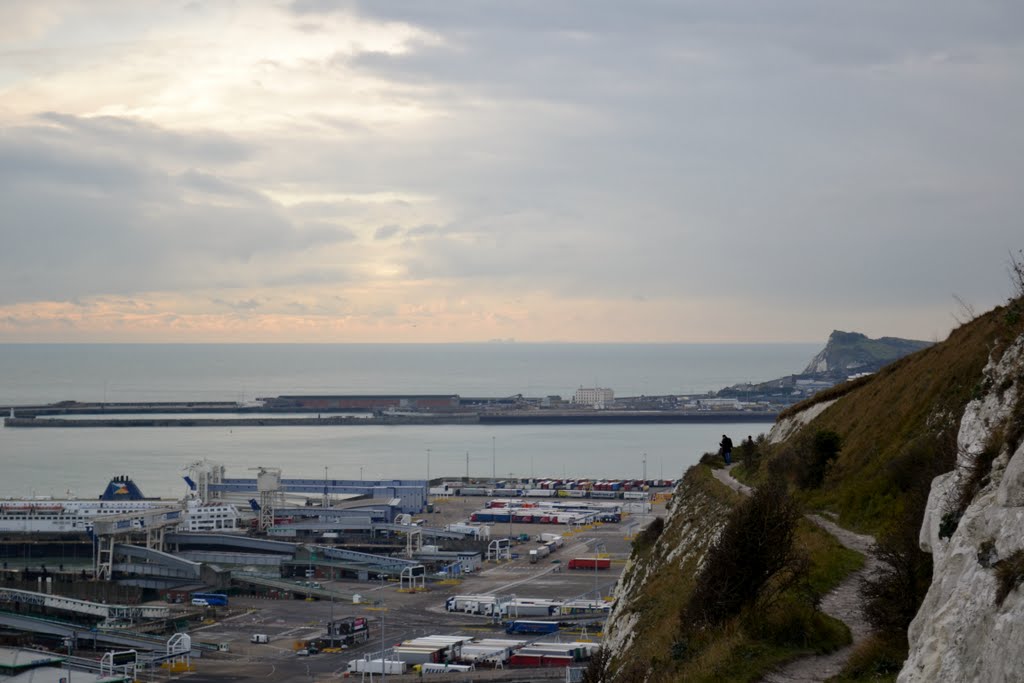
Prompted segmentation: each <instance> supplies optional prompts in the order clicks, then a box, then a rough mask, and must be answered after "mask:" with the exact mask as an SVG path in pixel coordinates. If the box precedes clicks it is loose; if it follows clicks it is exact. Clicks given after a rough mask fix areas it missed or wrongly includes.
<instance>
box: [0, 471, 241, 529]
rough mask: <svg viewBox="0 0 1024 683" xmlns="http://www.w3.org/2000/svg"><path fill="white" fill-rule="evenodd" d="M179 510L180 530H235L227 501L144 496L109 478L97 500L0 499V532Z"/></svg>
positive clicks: (125, 480)
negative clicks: (132, 514)
mask: <svg viewBox="0 0 1024 683" xmlns="http://www.w3.org/2000/svg"><path fill="white" fill-rule="evenodd" d="M166 507H177V508H181V509H182V512H183V514H182V522H181V524H180V525H179V526H178V529H179V530H181V531H231V530H234V529H237V527H238V519H239V513H238V508H237V507H235V506H234V505H231V504H228V503H204V502H203V501H201V500H200V499H199V498H197V497H196V496H195V494H194V493H192V492H190V493H189V495H188V496H186V498H185V499H184V500H167V499H160V498H146V497H145V496H143V495H142V491H141V490H140V489H139V487H138V486H137V485H136V484H135V482H134V481H132V480H131V478H129V477H127V476H117V477H114V478H113V479H111V480H110V483H109V484H107V487H106V488H105V489H104V491H103V494H102V495H100V497H99V498H97V499H92V500H89V499H80V498H70V497H69V498H66V499H60V500H59V499H54V498H48V497H37V498H30V499H5V498H0V533H33V534H35V533H41V534H45V533H57V534H62V533H63V534H68V533H84V534H88V533H91V532H92V528H93V520H94V519H95V518H97V517H106V516H110V515H124V514H131V513H137V512H143V511H145V510H151V509H154V508H166Z"/></svg>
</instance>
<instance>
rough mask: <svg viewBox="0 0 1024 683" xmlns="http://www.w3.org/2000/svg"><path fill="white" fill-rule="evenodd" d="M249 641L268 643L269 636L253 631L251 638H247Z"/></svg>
mask: <svg viewBox="0 0 1024 683" xmlns="http://www.w3.org/2000/svg"><path fill="white" fill-rule="evenodd" d="M249 642H250V643H269V642H270V636H268V635H267V634H266V633H254V634H252V638H250V639H249Z"/></svg>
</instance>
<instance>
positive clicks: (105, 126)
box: [37, 112, 256, 164]
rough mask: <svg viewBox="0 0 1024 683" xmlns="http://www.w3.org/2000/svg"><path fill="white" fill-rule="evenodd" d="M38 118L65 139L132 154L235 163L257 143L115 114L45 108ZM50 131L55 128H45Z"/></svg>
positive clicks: (254, 148) (194, 161) (243, 157)
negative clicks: (89, 114) (81, 113)
mask: <svg viewBox="0 0 1024 683" xmlns="http://www.w3.org/2000/svg"><path fill="white" fill-rule="evenodd" d="M37 118H38V119H39V120H40V121H41V122H49V123H53V124H57V125H58V126H59V127H60V129H61V130H62V132H63V134H64V135H65V136H66V139H69V140H74V141H75V142H76V143H77V144H83V143H86V144H95V145H98V146H107V147H109V148H112V149H122V150H132V151H133V152H134V153H135V154H141V155H146V156H151V155H159V156H164V157H168V158H174V159H179V160H185V161H189V162H191V163H218V164H223V163H234V162H239V161H245V160H247V159H250V158H251V157H252V156H253V154H254V153H255V152H256V147H255V146H253V145H251V144H246V143H243V142H241V141H239V140H237V139H235V138H232V137H231V136H229V135H226V134H224V133H220V132H216V131H198V132H190V133H187V134H186V133H179V132H176V131H172V130H168V129H166V128H161V127H159V126H156V125H154V124H151V123H147V122H145V121H140V120H137V119H129V118H122V117H115V116H94V117H79V116H71V115H68V114H61V113H58V112H45V113H42V114H40V115H39V116H38V117H37ZM47 132H48V133H49V134H50V135H53V134H54V131H52V130H50V131H47Z"/></svg>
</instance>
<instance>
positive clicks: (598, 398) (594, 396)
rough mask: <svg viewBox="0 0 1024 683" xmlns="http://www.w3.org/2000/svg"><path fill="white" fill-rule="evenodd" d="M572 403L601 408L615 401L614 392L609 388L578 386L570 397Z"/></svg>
mask: <svg viewBox="0 0 1024 683" xmlns="http://www.w3.org/2000/svg"><path fill="white" fill-rule="evenodd" d="M572 402H573V403H581V404H584V405H588V406H591V407H593V408H597V409H598V410H601V409H603V408H605V407H607V406H610V405H611V404H612V403H614V402H615V392H614V391H612V390H611V389H604V388H601V387H594V388H590V389H585V388H583V387H580V388H579V389H577V390H576V393H575V394H573V397H572Z"/></svg>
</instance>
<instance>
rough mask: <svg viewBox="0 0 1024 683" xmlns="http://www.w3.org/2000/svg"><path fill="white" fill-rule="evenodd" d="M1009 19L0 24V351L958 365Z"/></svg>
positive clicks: (105, 14)
mask: <svg viewBox="0 0 1024 683" xmlns="http://www.w3.org/2000/svg"><path fill="white" fill-rule="evenodd" d="M1022 38H1024V3H1020V2H1015V1H1013V0H1005V1H1001V2H996V1H992V2H989V1H986V0H974V1H973V2H961V1H959V0H958V1H956V2H952V1H943V0H906V1H904V2H898V3H894V2H891V0H859V1H858V2H849V0H845V1H843V2H829V1H825V0H777V1H775V2H752V1H743V2H740V1H736V0H695V1H692V2H683V1H671V0H662V1H658V0H631V1H630V2H623V1H621V0H580V1H579V2H559V1H558V0H501V1H491V2H489V1H486V0H448V1H444V2H442V1H440V0H436V1H431V0H405V1H401V0H394V1H391V0H374V1H372V2H371V1H367V2H356V1H354V0H349V1H345V0H295V1H294V2H284V1H279V2H274V1H269V0H268V1H263V2H260V1H257V0H245V1H241V0H239V1H238V2H229V1H224V2H215V1H212V0H196V1H194V2H172V1H164V2H147V1H145V0H123V1H122V0H90V1H89V2H81V1H80V0H67V1H60V0H34V1H33V2H14V1H13V0H12V1H8V0H0V126H2V131H0V240H2V241H0V341H9V342H16V341H197V342H199V341H267V342H273V341H322V342H348V341H351V342H367V341H388V342H446V341H484V340H490V339H516V340H520V341H598V342H604V341H655V342H671V341H681V342H687V341H702V342H706V341H725V342H736V341H823V340H824V339H825V338H826V337H827V336H828V334H829V332H831V330H833V329H835V328H838V329H845V330H857V331H861V332H865V333H867V334H869V335H871V336H880V335H894V336H904V337H914V338H921V339H941V338H944V337H945V335H946V334H947V333H948V331H949V329H950V327H951V326H953V325H954V324H955V321H954V315H959V314H960V312H959V306H958V304H957V303H956V301H955V300H954V295H956V296H958V297H959V298H961V299H962V300H964V301H965V302H967V303H968V304H969V305H971V306H973V307H975V309H976V310H977V311H978V312H981V311H983V310H985V309H987V308H989V307H991V306H992V305H995V304H997V303H1000V302H1002V301H1003V300H1005V299H1006V297H1007V295H1008V294H1009V283H1008V278H1007V275H1006V264H1007V262H1008V259H1009V252H1010V251H1011V250H1012V251H1013V252H1016V251H1017V250H1018V249H1020V248H1022V247H1024V224H1022V220H1021V217H1022V216H1024V185H1022V183H1024V126H1022V125H1021V121H1024V41H1022Z"/></svg>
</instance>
